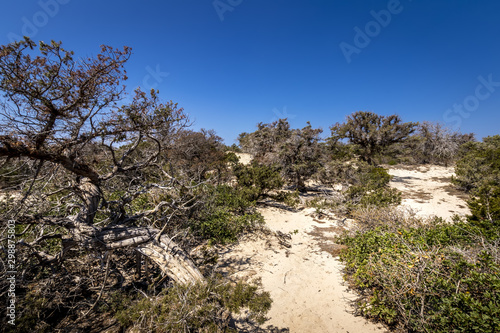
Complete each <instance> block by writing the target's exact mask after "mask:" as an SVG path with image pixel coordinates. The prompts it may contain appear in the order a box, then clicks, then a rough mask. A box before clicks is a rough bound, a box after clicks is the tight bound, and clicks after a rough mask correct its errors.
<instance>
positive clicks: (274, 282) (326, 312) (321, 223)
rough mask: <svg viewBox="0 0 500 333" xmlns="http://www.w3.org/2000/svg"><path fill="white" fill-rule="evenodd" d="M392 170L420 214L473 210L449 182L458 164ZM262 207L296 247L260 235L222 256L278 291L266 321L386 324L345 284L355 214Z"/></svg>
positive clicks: (352, 327) (356, 327) (292, 327)
mask: <svg viewBox="0 0 500 333" xmlns="http://www.w3.org/2000/svg"><path fill="white" fill-rule="evenodd" d="M241 160H242V161H244V162H246V163H248V161H249V156H248V155H247V154H242V156H241ZM389 173H390V174H391V175H393V179H392V181H391V183H390V185H391V186H393V187H395V188H397V189H399V190H401V191H402V192H403V203H402V204H403V205H407V206H410V207H411V208H413V209H415V210H417V211H418V214H419V215H421V216H430V215H437V216H440V217H443V218H445V219H449V218H450V217H451V216H452V215H453V214H455V213H457V214H460V215H464V214H467V213H468V209H467V208H466V204H465V201H464V200H463V199H464V198H460V197H458V196H457V195H459V194H460V193H459V192H458V191H454V190H453V188H452V187H450V185H449V179H450V177H451V175H452V174H453V168H444V167H438V166H425V167H418V168H413V169H411V168H407V169H405V168H402V167H400V168H394V167H391V169H390V170H389ZM259 210H260V212H261V214H262V215H263V216H264V218H265V221H266V224H267V226H268V227H269V228H270V229H271V230H272V231H274V232H276V231H279V232H282V233H285V234H287V233H290V235H291V238H290V239H289V240H288V243H289V244H288V245H291V246H290V247H286V246H283V245H280V244H279V242H278V241H277V238H276V237H269V236H268V237H256V236H255V237H252V238H250V239H247V240H244V241H241V242H240V243H239V244H236V245H233V246H231V247H229V248H227V249H226V250H225V251H224V252H223V253H221V255H220V258H221V261H220V262H221V264H222V265H225V266H226V267H227V268H228V269H229V270H232V271H233V272H234V275H235V276H237V277H242V278H246V279H254V278H260V279H261V280H262V285H263V288H264V289H265V290H267V291H269V292H270V293H271V297H272V299H273V306H272V308H271V311H270V312H269V313H268V316H269V318H270V319H269V321H268V322H266V323H265V324H264V325H263V328H264V327H266V325H272V326H274V327H278V328H280V329H285V328H288V329H289V332H297V333H308V332H318V333H320V332H351V333H358V332H359V333H361V332H385V331H386V329H385V328H384V327H383V326H382V325H381V324H376V323H372V322H369V321H368V320H366V319H364V318H362V317H360V316H355V315H354V314H353V311H354V308H353V307H352V306H351V303H352V301H354V300H355V299H356V297H357V296H356V295H355V294H354V293H353V292H352V291H349V290H347V288H346V286H345V285H344V283H343V279H342V273H341V270H342V268H343V265H342V263H341V262H339V260H338V259H337V258H336V254H337V253H338V250H339V245H336V244H335V243H334V239H333V237H334V236H335V235H336V234H338V233H339V232H340V231H341V230H342V228H344V227H346V224H347V227H348V224H349V220H347V221H341V220H335V219H333V220H332V219H330V220H320V219H317V218H314V217H313V214H312V213H313V212H314V209H302V210H297V211H292V210H287V209H284V207H281V208H277V207H263V208H260V209H259ZM268 327H269V326H268ZM284 331H288V330H284ZM269 332H271V330H269ZM272 332H276V330H273V331H272Z"/></svg>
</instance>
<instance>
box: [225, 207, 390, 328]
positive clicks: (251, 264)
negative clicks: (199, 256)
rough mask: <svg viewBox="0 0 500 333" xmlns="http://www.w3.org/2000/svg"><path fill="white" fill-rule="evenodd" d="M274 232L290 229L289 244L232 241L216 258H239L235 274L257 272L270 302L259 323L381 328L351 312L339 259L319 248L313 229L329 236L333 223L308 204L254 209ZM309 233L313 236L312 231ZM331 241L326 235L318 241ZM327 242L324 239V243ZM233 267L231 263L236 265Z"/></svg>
mask: <svg viewBox="0 0 500 333" xmlns="http://www.w3.org/2000/svg"><path fill="white" fill-rule="evenodd" d="M259 211H260V212H261V214H262V215H263V216H264V218H265V220H266V223H267V225H268V227H269V228H270V229H271V230H273V231H281V232H283V233H290V234H291V239H290V240H289V243H290V244H291V247H290V248H286V247H280V246H276V245H274V246H273V245H270V244H269V241H266V240H265V239H259V240H253V241H252V240H250V241H244V242H240V243H239V244H237V245H234V246H233V247H232V248H231V249H230V250H228V251H226V252H225V253H222V254H221V261H222V262H224V260H229V261H231V262H233V263H239V266H238V265H236V266H238V267H237V270H238V273H237V274H238V276H240V277H245V276H251V277H252V278H255V277H260V278H261V279H262V284H263V287H264V289H265V290H267V291H269V292H270V293H271V297H272V299H273V301H274V303H273V306H272V308H271V311H270V312H269V314H268V316H269V317H270V320H269V321H268V322H266V324H264V326H266V325H274V326H276V327H279V328H286V327H288V328H289V329H290V332H297V333H309V332H384V331H385V330H384V329H383V328H382V326H381V325H376V324H373V323H371V322H369V321H367V320H366V319H364V318H362V317H359V316H355V315H354V314H352V311H353V308H352V307H351V306H350V304H349V303H350V301H354V300H355V299H356V297H357V296H356V295H355V294H354V293H352V292H350V291H348V290H347V288H346V287H345V286H344V284H343V278H342V273H341V270H342V268H343V266H342V264H341V263H340V262H339V260H338V259H337V258H334V257H332V255H331V254H329V253H328V252H325V251H322V249H321V247H320V245H319V244H318V240H316V239H315V236H314V234H315V233H316V234H317V233H318V232H322V231H321V230H319V229H322V228H324V229H325V230H324V232H325V235H327V236H331V235H332V234H334V233H335V231H336V230H337V229H336V228H338V225H337V224H336V223H335V222H332V221H328V220H317V219H316V221H315V219H314V218H313V217H312V216H310V214H311V213H312V212H313V211H314V210H313V209H304V210H302V211H298V212H293V211H286V210H282V209H277V208H269V207H267V208H261V209H259ZM310 233H312V234H313V235H311V234H310ZM328 241H331V242H332V245H333V244H334V243H333V239H330V237H327V238H324V239H323V242H328ZM324 246H326V244H325V245H324ZM236 266H235V267H234V268H236Z"/></svg>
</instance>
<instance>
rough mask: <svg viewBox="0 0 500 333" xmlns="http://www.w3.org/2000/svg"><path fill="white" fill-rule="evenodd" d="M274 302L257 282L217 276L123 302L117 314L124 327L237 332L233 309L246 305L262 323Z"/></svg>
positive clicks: (252, 314)
mask: <svg viewBox="0 0 500 333" xmlns="http://www.w3.org/2000/svg"><path fill="white" fill-rule="evenodd" d="M271 303H272V300H271V298H270V296H269V293H268V292H262V291H259V286H258V284H255V283H253V284H247V283H243V282H238V283H235V284H233V283H229V282H224V281H221V280H218V279H214V280H209V281H208V282H207V283H198V284H196V285H180V284H176V285H174V286H173V287H171V288H169V289H167V290H165V291H164V292H162V293H161V294H160V295H158V296H155V297H144V298H142V299H139V300H137V301H134V302H131V303H129V304H128V305H127V306H123V305H120V306H119V307H118V308H117V309H118V310H117V311H116V313H115V318H117V320H118V321H119V322H120V324H121V325H122V326H123V327H125V328H129V329H133V330H136V331H137V330H138V331H141V332H236V331H235V330H234V329H232V328H231V327H230V318H231V313H236V314H239V313H240V312H241V310H243V309H247V310H248V314H247V317H248V318H249V319H250V320H253V321H255V322H256V323H258V324H262V323H264V322H265V321H266V317H265V315H266V313H267V312H268V311H269V309H270V308H271Z"/></svg>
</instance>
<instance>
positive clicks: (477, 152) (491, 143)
mask: <svg viewBox="0 0 500 333" xmlns="http://www.w3.org/2000/svg"><path fill="white" fill-rule="evenodd" d="M460 157H461V158H460V160H459V161H458V162H457V165H456V167H455V173H456V177H454V178H453V179H452V181H453V183H455V184H456V185H458V186H459V187H460V188H462V189H464V190H466V191H469V192H470V194H471V199H470V200H469V201H468V205H469V208H470V210H471V216H470V217H469V221H470V223H472V224H474V225H476V226H478V227H480V228H481V229H483V230H485V232H488V230H491V227H493V228H497V227H499V226H500V135H495V136H492V137H487V138H484V139H483V142H471V143H468V144H466V145H464V146H463V148H462V150H461V153H460ZM488 236H490V237H495V233H493V234H488Z"/></svg>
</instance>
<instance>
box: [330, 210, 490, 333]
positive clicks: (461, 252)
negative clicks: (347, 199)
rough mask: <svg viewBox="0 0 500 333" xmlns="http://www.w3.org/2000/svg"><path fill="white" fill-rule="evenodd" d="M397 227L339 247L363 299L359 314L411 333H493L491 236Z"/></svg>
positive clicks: (473, 230)
mask: <svg viewBox="0 0 500 333" xmlns="http://www.w3.org/2000/svg"><path fill="white" fill-rule="evenodd" d="M398 221H399V223H400V227H399V228H396V225H395V224H394V223H393V224H392V225H390V226H375V229H366V230H364V232H357V233H356V234H354V235H348V234H345V235H344V236H342V237H341V238H340V239H339V241H340V243H342V244H344V245H347V247H348V248H347V250H345V251H344V252H343V253H342V254H341V259H342V260H343V261H344V262H345V264H346V276H347V280H348V281H349V282H350V283H351V285H352V286H353V287H355V288H357V289H359V290H361V291H362V293H363V294H364V295H365V297H364V299H363V300H362V301H361V302H359V304H358V306H359V310H360V311H361V312H362V313H363V314H364V315H366V316H368V317H373V318H377V319H380V320H383V321H385V322H386V323H388V324H390V325H393V326H399V327H400V328H402V329H404V330H408V331H413V332H471V331H474V332H494V331H498V330H499V329H500V275H499V274H500V250H499V247H498V245H499V240H498V235H500V232H499V230H498V228H497V229H496V230H493V229H492V228H491V225H490V229H489V231H490V232H492V233H493V232H496V234H497V239H495V240H492V239H490V240H488V239H486V238H485V237H484V236H483V234H484V229H481V228H478V227H477V226H475V225H472V224H470V223H467V222H456V223H455V224H449V223H444V222H443V221H441V220H439V219H435V220H433V221H429V222H428V224H427V225H425V226H421V227H408V226H407V225H406V224H407V221H405V220H402V219H401V217H399V219H398ZM410 224H412V225H414V224H415V223H414V221H410Z"/></svg>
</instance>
